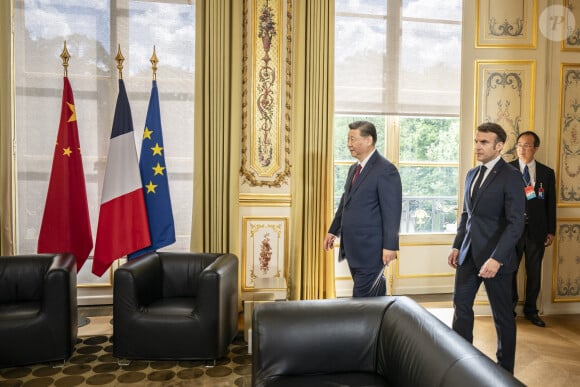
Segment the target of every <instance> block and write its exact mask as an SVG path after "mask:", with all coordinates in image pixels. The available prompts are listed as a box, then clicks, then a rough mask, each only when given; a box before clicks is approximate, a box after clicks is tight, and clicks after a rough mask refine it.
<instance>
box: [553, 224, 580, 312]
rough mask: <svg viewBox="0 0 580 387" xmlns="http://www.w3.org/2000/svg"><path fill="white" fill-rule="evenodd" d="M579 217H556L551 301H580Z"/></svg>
mask: <svg viewBox="0 0 580 387" xmlns="http://www.w3.org/2000/svg"><path fill="white" fill-rule="evenodd" d="M579 243H580V219H578V218H567V219H558V220H557V222H556V238H555V239H554V258H553V265H552V267H553V268H554V270H553V277H552V301H553V302H578V301H580V261H579V260H578V244H579Z"/></svg>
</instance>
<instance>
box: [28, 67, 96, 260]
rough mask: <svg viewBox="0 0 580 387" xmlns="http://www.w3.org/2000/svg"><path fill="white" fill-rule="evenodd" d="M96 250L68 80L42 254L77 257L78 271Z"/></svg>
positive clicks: (40, 239)
mask: <svg viewBox="0 0 580 387" xmlns="http://www.w3.org/2000/svg"><path fill="white" fill-rule="evenodd" d="M92 249H93V235H92V233H91V221H90V218H89V207H88V204H87V191H86V187H85V174H84V170H83V160H82V157H81V145H80V141H79V131H78V127H77V116H76V111H75V102H74V97H73V92H72V88H71V86H70V82H69V80H68V78H67V77H64V88H63V91H62V108H61V112H60V125H59V127H58V135H57V138H56V145H55V148H54V158H53V159H52V172H51V174H50V182H49V184H48V193H47V195H46V204H45V206H44V216H43V217H42V225H41V226H40V233H39V235H38V252H39V253H73V254H74V255H75V257H76V259H77V271H78V270H80V268H81V267H82V266H83V264H84V263H85V261H86V260H87V258H88V256H89V253H90V252H91V250H92Z"/></svg>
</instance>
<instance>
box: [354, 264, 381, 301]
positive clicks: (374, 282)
mask: <svg viewBox="0 0 580 387" xmlns="http://www.w3.org/2000/svg"><path fill="white" fill-rule="evenodd" d="M349 268H350V274H351V275H352V279H353V281H354V287H353V289H352V296H353V297H379V296H384V295H386V294H387V281H386V279H385V276H384V275H383V269H384V268H383V266H382V265H380V266H376V267H375V268H370V269H369V268H366V267H365V268H353V267H350V266H349Z"/></svg>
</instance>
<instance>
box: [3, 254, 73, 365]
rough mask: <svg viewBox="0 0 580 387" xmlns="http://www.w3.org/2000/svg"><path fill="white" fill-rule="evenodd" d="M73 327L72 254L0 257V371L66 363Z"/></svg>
mask: <svg viewBox="0 0 580 387" xmlns="http://www.w3.org/2000/svg"><path fill="white" fill-rule="evenodd" d="M77 327H78V316H77V269H76V259H75V257H74V256H73V255H72V254H63V255H60V254H58V255H48V254H42V255H36V254H34V255H18V256H2V257H0V368H2V367H12V366H20V365H26V364H33V363H44V362H48V363H60V362H64V361H66V359H68V358H69V357H70V356H71V354H72V352H73V350H74V346H75V344H76V339H77Z"/></svg>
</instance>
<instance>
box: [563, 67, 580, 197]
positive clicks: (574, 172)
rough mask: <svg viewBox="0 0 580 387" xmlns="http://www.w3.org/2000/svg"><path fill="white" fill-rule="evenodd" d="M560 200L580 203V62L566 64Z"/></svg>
mask: <svg viewBox="0 0 580 387" xmlns="http://www.w3.org/2000/svg"><path fill="white" fill-rule="evenodd" d="M562 75H563V81H562V83H563V87H562V89H563V90H562V113H561V114H562V115H561V124H560V126H561V127H560V152H559V154H560V184H559V187H560V189H559V199H560V202H562V203H566V204H570V205H578V204H580V178H579V175H580V65H563V69H562Z"/></svg>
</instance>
